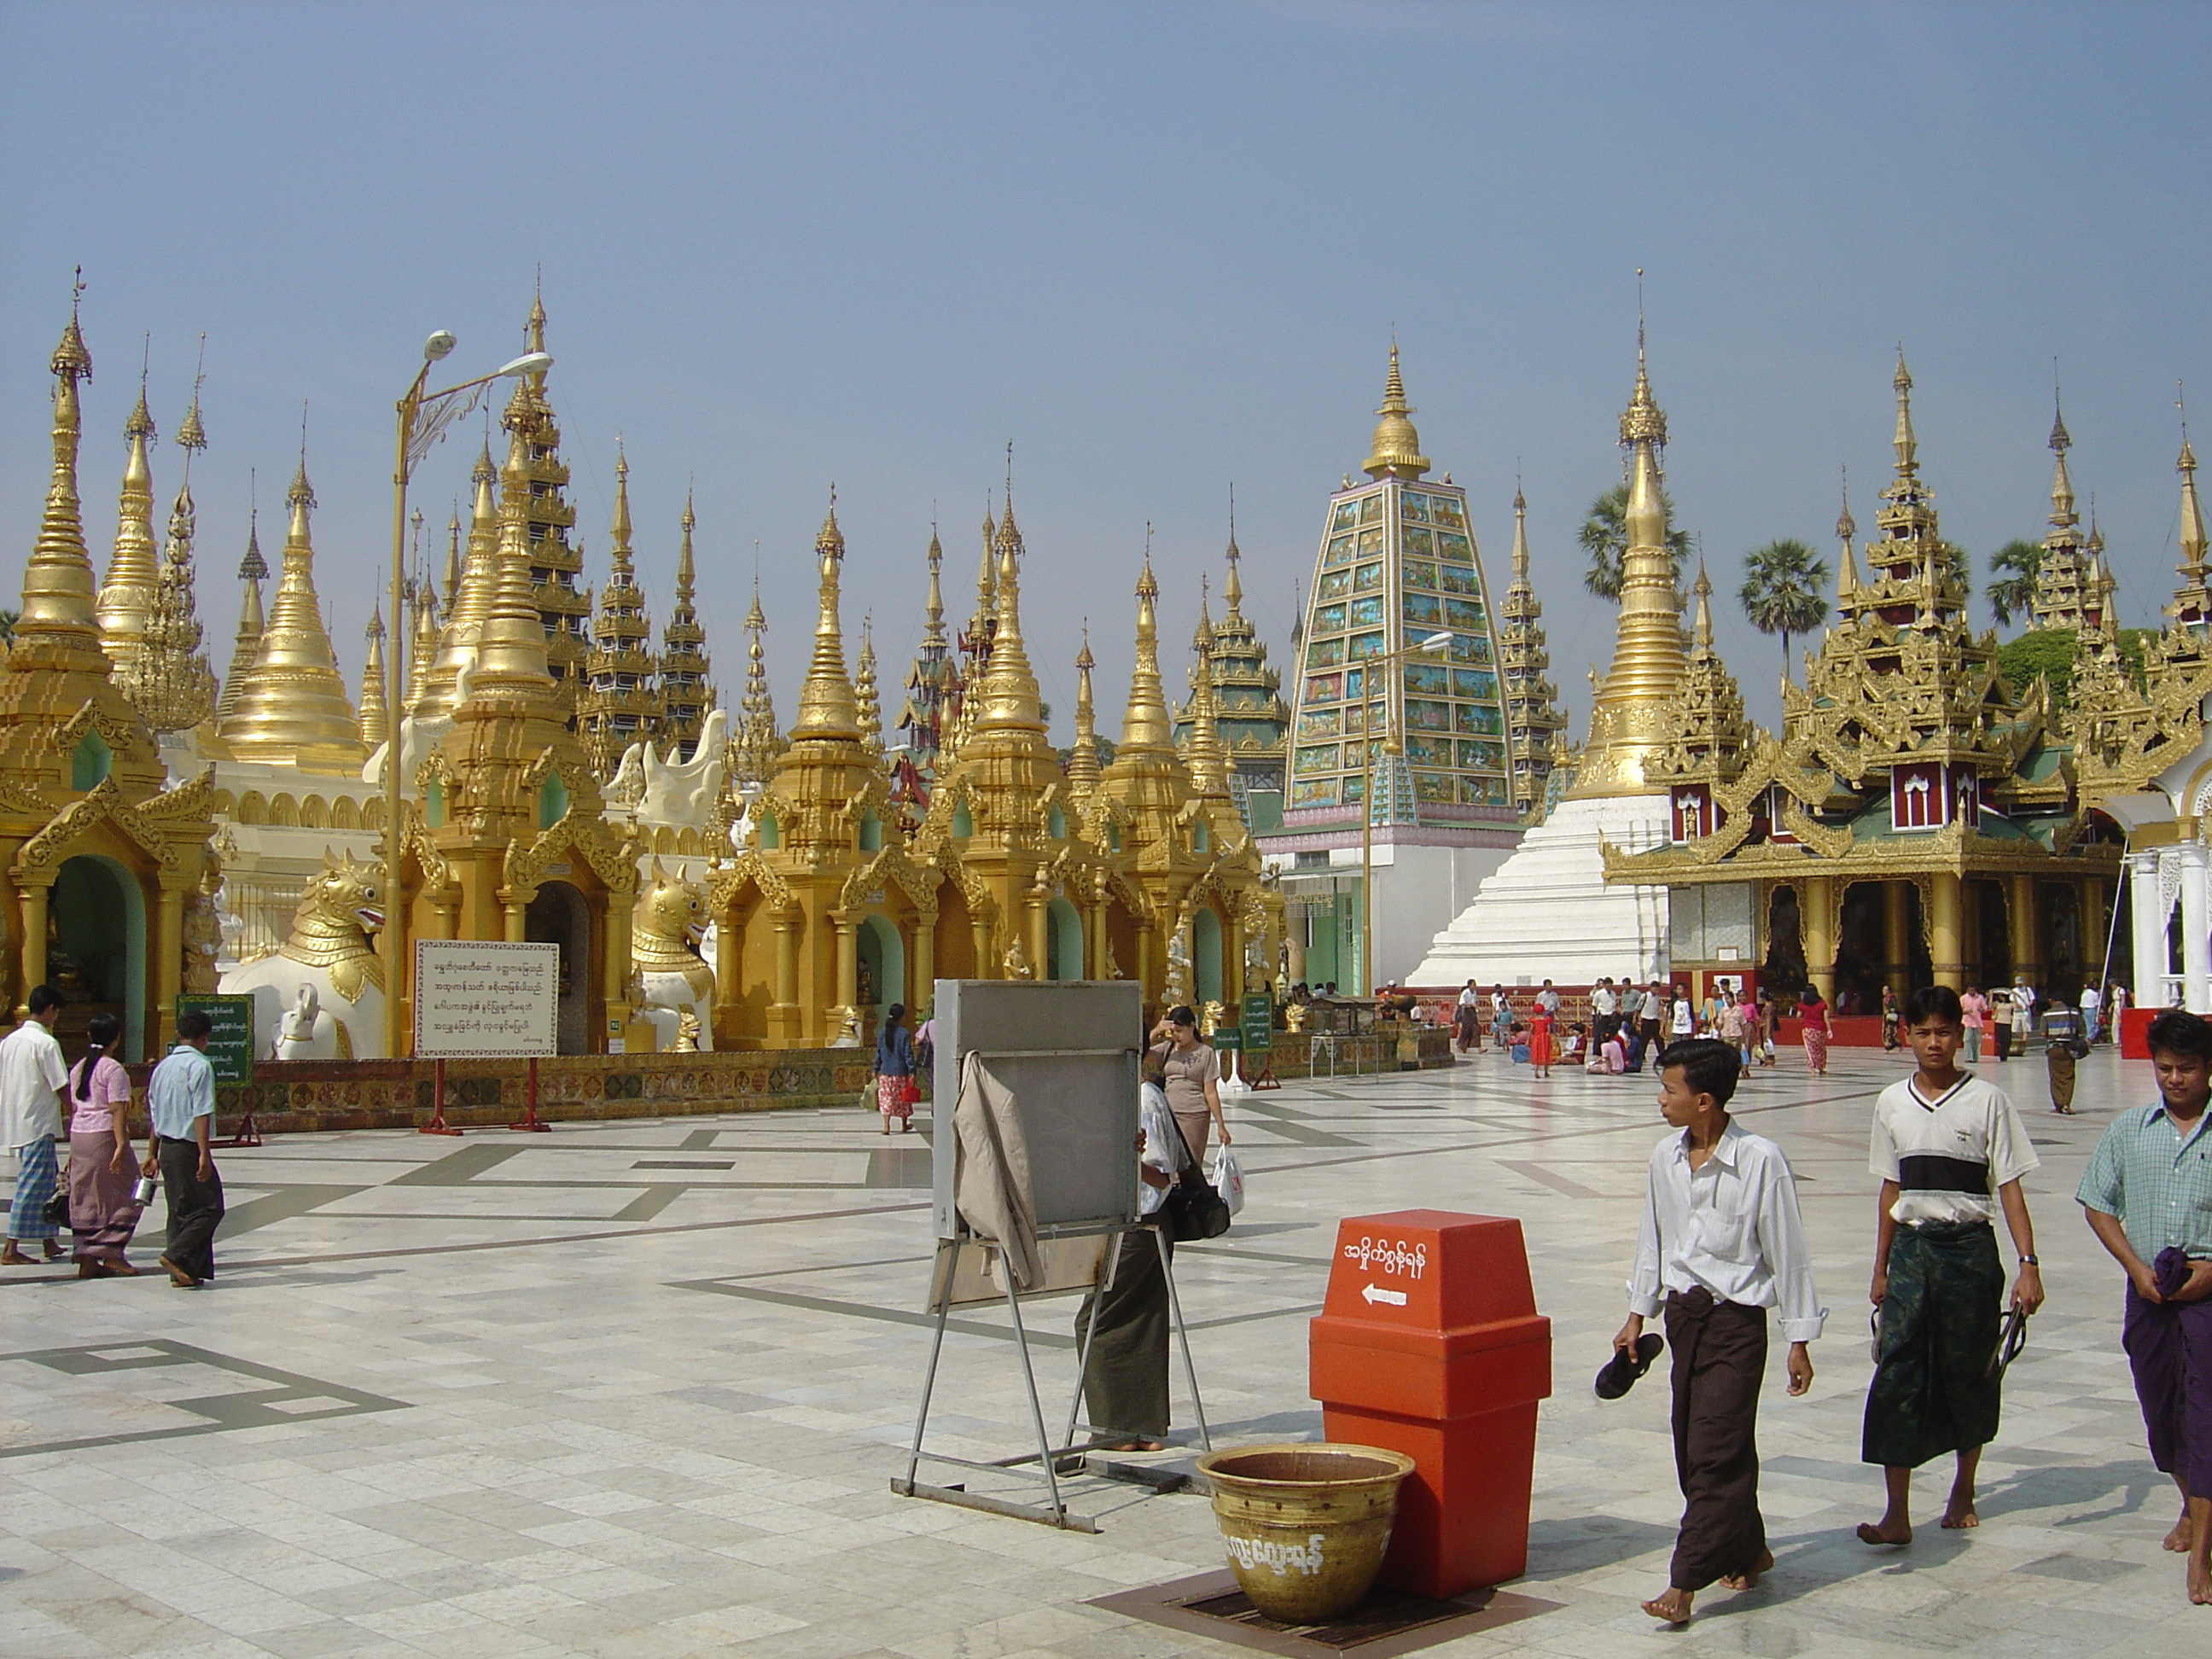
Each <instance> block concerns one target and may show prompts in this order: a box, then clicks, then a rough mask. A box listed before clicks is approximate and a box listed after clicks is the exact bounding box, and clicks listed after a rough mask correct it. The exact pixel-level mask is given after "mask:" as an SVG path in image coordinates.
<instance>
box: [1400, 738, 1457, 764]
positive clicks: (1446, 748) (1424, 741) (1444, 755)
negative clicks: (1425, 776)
mask: <svg viewBox="0 0 2212 1659" xmlns="http://www.w3.org/2000/svg"><path fill="white" fill-rule="evenodd" d="M1406 759H1407V763H1409V764H1411V765H1414V766H1451V765H1454V764H1455V762H1454V760H1453V759H1452V744H1451V739H1450V738H1426V737H1416V736H1412V735H1408V736H1407V738H1406Z"/></svg>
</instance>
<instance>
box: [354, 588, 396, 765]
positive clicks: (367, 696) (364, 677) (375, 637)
mask: <svg viewBox="0 0 2212 1659" xmlns="http://www.w3.org/2000/svg"><path fill="white" fill-rule="evenodd" d="M388 724H389V721H388V717H387V716H386V712H385V702H384V607H383V606H382V605H373V606H371V607H370V609H369V613H368V660H367V661H366V662H365V663H363V664H362V671H361V740H362V742H363V743H364V744H368V746H369V747H370V748H371V749H374V748H375V747H376V746H377V744H380V743H382V742H384V741H385V740H386V738H388V737H389V736H390V732H389V730H388V729H387V728H388Z"/></svg>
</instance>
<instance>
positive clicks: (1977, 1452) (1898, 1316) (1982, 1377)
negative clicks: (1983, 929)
mask: <svg viewBox="0 0 2212 1659" xmlns="http://www.w3.org/2000/svg"><path fill="white" fill-rule="evenodd" d="M1904 1018H1905V1042H1907V1043H1908V1044H1910V1045H1911V1049H1912V1054H1913V1058H1914V1059H1915V1060H1918V1061H1919V1069H1918V1070H1917V1071H1916V1072H1915V1073H1913V1074H1912V1075H1911V1076H1910V1077H1908V1078H1906V1079H1905V1080H1904V1081H1903V1082H1902V1083H1893V1084H1892V1085H1890V1086H1889V1087H1888V1088H1887V1089H1884V1090H1883V1091H1881V1096H1880V1097H1878V1098H1877V1099H1876V1100H1875V1106H1874V1131H1873V1147H1872V1153H1871V1157H1870V1158H1869V1164H1870V1167H1871V1169H1872V1171H1873V1173H1874V1175H1875V1176H1876V1177H1877V1178H1878V1179H1879V1180H1880V1181H1881V1220H1880V1222H1879V1223H1878V1224H1877V1226H1876V1231H1875V1248H1874V1283H1873V1286H1872V1288H1871V1289H1870V1290H1869V1292H1868V1294H1869V1296H1870V1297H1872V1299H1873V1301H1874V1304H1875V1307H1876V1308H1878V1309H1880V1310H1881V1322H1880V1324H1879V1326H1878V1328H1877V1334H1876V1337H1875V1373H1874V1381H1873V1383H1872V1384H1871V1385H1870V1386H1869V1388H1868V1389H1867V1403H1866V1426H1865V1431H1864V1435H1863V1440H1862V1449H1861V1452H1860V1455H1861V1456H1862V1457H1863V1459H1864V1460H1865V1461H1866V1462H1869V1463H1879V1464H1881V1466H1882V1474H1883V1479H1884V1480H1885V1482H1886V1484H1887V1487H1888V1506H1887V1508H1886V1509H1885V1510H1883V1511H1882V1517H1881V1520H1880V1521H1878V1522H1872V1523H1870V1524H1864V1525H1862V1526H1861V1527H1860V1528H1859V1529H1858V1535H1859V1540H1860V1541H1861V1542H1862V1543H1866V1544H1871V1545H1875V1546H1883V1545H1890V1546H1900V1547H1901V1546H1903V1545H1905V1544H1909V1543H1911V1541H1912V1519H1911V1508H1910V1504H1911V1483H1912V1471H1913V1470H1914V1469H1916V1468H1919V1466H1920V1465H1921V1464H1923V1463H1925V1462H1928V1461H1929V1459H1930V1458H1933V1457H1940V1456H1941V1455H1942V1454H1943V1453H1945V1452H1947V1451H1948V1452H1955V1453H1957V1454H1958V1473H1957V1474H1956V1475H1955V1477H1954V1479H1953V1481H1952V1485H1951V1499H1950V1502H1949V1504H1948V1505H1947V1506H1946V1507H1945V1509H1944V1510H1943V1524H1944V1526H1946V1527H1947V1528H1959V1527H1977V1526H1979V1525H1980V1524H1981V1522H1980V1520H1979V1518H1978V1516H1976V1515H1975V1513H1974V1471H1975V1468H1976V1467H1977V1466H1978V1464H1979V1463H1980V1462H1981V1456H1982V1448H1983V1447H1984V1445H1986V1444H1988V1443H1990V1441H1991V1440H1993V1439H1995V1438H1996V1431H1997V1407H1998V1388H1997V1383H1998V1379H1997V1376H1996V1374H1995V1372H1994V1362H1995V1360H1996V1352H1997V1343H1998V1340H1999V1338H2000V1335H2001V1327H2002V1304H2003V1299H2004V1288H2005V1272H2004V1264H2003V1263H2002V1261H2001V1260H2000V1259H1999V1258H1998V1255H1997V1243H1996V1230H1995V1229H1994V1227H1992V1225H1990V1224H1991V1221H1992V1220H1993V1218H1994V1217H1995V1215H1996V1211H1997V1209H1998V1207H1999V1206H2002V1207H2003V1210H2004V1215H2005V1225H2006V1226H2007V1227H2008V1228H2009V1229H2010V1231H2011V1232H2012V1239H2013V1243H2014V1245H2015V1247H2016V1248H2017V1249H2018V1250H2019V1252H2020V1272H2019V1275H2018V1277H2017V1278H2016V1279H2015V1280H2014V1281H2013V1289H2012V1300H2013V1302H2014V1304H2015V1305H2016V1306H2018V1307H2020V1308H2021V1309H2023V1310H2025V1311H2026V1312H2027V1313H2031V1314H2032V1313H2033V1312H2034V1311H2035V1310H2036V1309H2037V1308H2039V1307H2040V1306H2041V1305H2042V1303H2043V1277H2042V1273H2041V1272H2040V1269H2039V1267H2038V1265H2037V1262H2036V1259H2035V1231H2034V1226H2033V1223H2032V1222H2031V1221H2030V1220H2029V1218H2028V1213H2027V1199H2026V1198H2025V1197H2024V1196H2022V1194H2021V1187H2020V1179H2021V1176H2024V1175H2026V1174H2027V1172H2028V1171H2029V1170H2033V1169H2035V1168H2036V1167H2037V1166H2038V1165H2039V1164H2040V1163H2041V1162H2042V1160H2041V1159H2039V1158H2037V1157H2036V1155H2035V1148H2034V1147H2033V1146H2032V1145H2030V1144H2029V1141H2028V1138H2027V1128H2026V1127H2024V1126H2023V1125H2022V1124H2021V1121H2020V1114H2019V1113H2018V1112H2016V1111H2015V1110H2014V1109H2013V1103H2012V1102H2011V1101H2010V1100H2009V1099H2008V1098H2007V1097H2006V1096H2005V1092H2004V1091H2003V1090H2002V1089H2000V1088H1998V1087H1997V1086H1996V1085H1994V1084H1992V1083H1988V1082H1985V1081H1984V1080H1983V1079H1980V1078H1978V1077H1972V1076H1969V1075H1967V1074H1966V1073H1963V1072H1961V1071H1960V1069H1959V1067H1958V1064H1957V1060H1958V1054H1959V1048H1960V1044H1961V1043H1962V1042H1964V1041H1965V1038H1966V1028H1965V1022H1964V1018H1963V1015H1962V1013H1961V1012H1960V1004H1959V994H1958V993H1957V992H1956V991H1954V990H1952V989H1951V988H1950V987H1948V986H1943V985H1924V986H1922V987H1920V988H1919V989H1917V990H1916V991H1915V992H1913V993H1912V994H1911V996H1909V997H1907V998H1906V999H1905V1016H1904Z"/></svg>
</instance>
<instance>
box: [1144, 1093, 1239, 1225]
mask: <svg viewBox="0 0 2212 1659" xmlns="http://www.w3.org/2000/svg"><path fill="white" fill-rule="evenodd" d="M1168 1121H1170V1122H1171V1123H1173V1122H1175V1119H1174V1117H1173V1115H1170V1117H1169V1120H1168ZM1176 1139H1177V1140H1179V1141H1181V1142H1182V1155H1183V1161H1184V1163H1185V1164H1186V1165H1187V1166H1188V1167H1187V1168H1185V1169H1184V1170H1183V1171H1182V1174H1181V1175H1180V1176H1177V1177H1176V1184H1175V1186H1174V1188H1172V1189H1171V1190H1170V1192H1169V1194H1168V1195H1167V1198H1166V1199H1165V1200H1164V1201H1163V1202H1162V1204H1161V1205H1160V1225H1162V1226H1163V1227H1164V1228H1166V1229H1167V1234H1168V1237H1170V1238H1171V1239H1173V1240H1175V1242H1176V1243H1178V1244H1188V1243H1194V1242H1195V1241H1197V1240H1199V1239H1201V1238H1218V1237H1221V1235H1222V1234H1224V1233H1225V1232H1227V1231H1229V1200H1227V1199H1225V1198H1224V1197H1222V1195H1221V1194H1219V1193H1218V1192H1217V1191H1216V1190H1215V1189H1214V1186H1213V1183H1212V1182H1210V1181H1208V1180H1207V1179H1206V1172H1205V1171H1204V1170H1201V1169H1200V1167H1199V1163H1198V1158H1197V1157H1196V1156H1195V1155H1194V1153H1193V1152H1191V1150H1190V1139H1189V1138H1188V1136H1186V1135H1185V1134H1184V1133H1183V1132H1182V1124H1180V1123H1176Z"/></svg>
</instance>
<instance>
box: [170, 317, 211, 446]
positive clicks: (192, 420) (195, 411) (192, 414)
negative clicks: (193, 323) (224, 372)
mask: <svg viewBox="0 0 2212 1659" xmlns="http://www.w3.org/2000/svg"><path fill="white" fill-rule="evenodd" d="M206 379H207V336H206V335H205V334H204V333H203V334H202V335H201V336H200V355H199V361H198V362H197V363H195V364H194V365H193V366H192V406H191V408H190V409H189V410H185V418H184V420H183V421H182V422H179V425H178V427H177V435H176V437H175V439H174V440H173V441H174V442H175V443H177V444H178V445H179V447H181V448H182V449H183V450H184V452H185V477H191V471H192V456H193V454H194V453H196V452H197V451H199V450H203V449H205V448H206V447H208V441H207V430H206V428H204V427H203V426H201V424H200V386H201V385H202V383H203V382H204V381H205V380H206Z"/></svg>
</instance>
